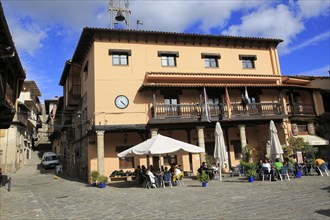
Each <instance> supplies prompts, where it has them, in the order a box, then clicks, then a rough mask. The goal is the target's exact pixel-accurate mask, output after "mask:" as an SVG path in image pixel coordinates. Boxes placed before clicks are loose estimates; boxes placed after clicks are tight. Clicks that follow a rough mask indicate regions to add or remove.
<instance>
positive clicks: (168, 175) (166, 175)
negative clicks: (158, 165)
mask: <svg viewBox="0 0 330 220" xmlns="http://www.w3.org/2000/svg"><path fill="white" fill-rule="evenodd" d="M167 183H168V184H169V186H170V187H171V188H172V180H171V173H170V172H165V173H164V185H163V187H164V188H165V185H166V184H167Z"/></svg>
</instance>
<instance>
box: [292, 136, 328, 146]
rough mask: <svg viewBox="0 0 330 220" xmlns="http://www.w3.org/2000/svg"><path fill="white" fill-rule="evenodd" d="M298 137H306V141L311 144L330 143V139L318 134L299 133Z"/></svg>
mask: <svg viewBox="0 0 330 220" xmlns="http://www.w3.org/2000/svg"><path fill="white" fill-rule="evenodd" d="M297 137H302V138H304V140H305V142H308V143H309V144H310V145H313V146H314V145H329V141H328V140H326V139H324V138H321V137H319V136H317V135H298V136H297Z"/></svg>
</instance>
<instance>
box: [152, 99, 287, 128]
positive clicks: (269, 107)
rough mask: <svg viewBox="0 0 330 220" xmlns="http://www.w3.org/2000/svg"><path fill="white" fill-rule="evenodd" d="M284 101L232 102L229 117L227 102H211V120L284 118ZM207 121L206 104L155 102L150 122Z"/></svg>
mask: <svg viewBox="0 0 330 220" xmlns="http://www.w3.org/2000/svg"><path fill="white" fill-rule="evenodd" d="M283 114H284V110H283V105H282V103H253V104H250V105H248V106H247V107H246V108H245V109H244V108H243V106H242V105H241V104H231V115H230V117H229V112H228V107H227V105H225V104H209V115H210V118H211V121H218V120H232V121H239V120H264V119H278V118H283V116H284V115H283ZM197 121H207V119H206V111H205V105H203V104H202V105H200V104H176V105H168V104H155V105H154V106H153V107H152V118H151V119H150V123H178V122H197Z"/></svg>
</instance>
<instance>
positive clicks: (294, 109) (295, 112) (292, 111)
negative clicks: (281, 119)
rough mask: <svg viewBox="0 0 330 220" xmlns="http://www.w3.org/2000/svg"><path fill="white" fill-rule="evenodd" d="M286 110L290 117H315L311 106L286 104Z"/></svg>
mask: <svg viewBox="0 0 330 220" xmlns="http://www.w3.org/2000/svg"><path fill="white" fill-rule="evenodd" d="M287 110H288V114H289V115H292V116H315V108H314V106H313V105H312V104H302V103H295V104H287Z"/></svg>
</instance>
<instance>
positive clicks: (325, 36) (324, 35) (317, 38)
mask: <svg viewBox="0 0 330 220" xmlns="http://www.w3.org/2000/svg"><path fill="white" fill-rule="evenodd" d="M329 39H330V31H327V32H324V33H322V34H319V35H317V36H314V37H313V38H311V39H308V40H306V41H304V42H303V43H301V44H298V45H296V46H294V47H291V48H289V49H288V50H287V52H286V54H289V53H291V52H293V51H296V50H299V49H302V48H305V47H308V46H312V45H316V44H317V43H319V42H321V41H324V40H329Z"/></svg>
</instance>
